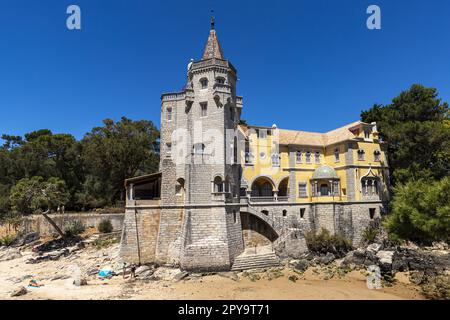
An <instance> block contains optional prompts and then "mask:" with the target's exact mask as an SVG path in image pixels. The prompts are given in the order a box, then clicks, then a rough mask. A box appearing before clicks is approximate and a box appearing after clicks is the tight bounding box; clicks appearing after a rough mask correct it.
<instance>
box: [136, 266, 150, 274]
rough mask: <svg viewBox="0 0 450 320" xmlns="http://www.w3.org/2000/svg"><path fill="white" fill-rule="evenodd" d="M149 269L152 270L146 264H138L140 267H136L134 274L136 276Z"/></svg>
mask: <svg viewBox="0 0 450 320" xmlns="http://www.w3.org/2000/svg"><path fill="white" fill-rule="evenodd" d="M149 270H153V268H152V267H150V266H147V265H143V266H140V267H137V268H136V271H135V274H136V275H137V276H138V275H140V274H141V273H144V272H146V271H149Z"/></svg>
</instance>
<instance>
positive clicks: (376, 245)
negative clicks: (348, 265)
mask: <svg viewBox="0 0 450 320" xmlns="http://www.w3.org/2000/svg"><path fill="white" fill-rule="evenodd" d="M380 249H381V244H379V243H372V244H370V245H368V246H367V248H366V251H367V252H371V253H374V254H376V253H377V252H378V251H380Z"/></svg>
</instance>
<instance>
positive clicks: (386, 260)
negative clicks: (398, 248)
mask: <svg viewBox="0 0 450 320" xmlns="http://www.w3.org/2000/svg"><path fill="white" fill-rule="evenodd" d="M393 256H394V251H384V250H382V251H378V252H377V257H378V260H379V266H380V268H381V271H384V272H386V271H390V270H392V258H393Z"/></svg>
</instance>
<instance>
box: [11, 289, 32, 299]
mask: <svg viewBox="0 0 450 320" xmlns="http://www.w3.org/2000/svg"><path fill="white" fill-rule="evenodd" d="M27 293H28V290H27V289H26V288H25V287H20V288H18V289H17V290H15V291H14V292H13V293H11V297H20V296H23V295H25V294H27Z"/></svg>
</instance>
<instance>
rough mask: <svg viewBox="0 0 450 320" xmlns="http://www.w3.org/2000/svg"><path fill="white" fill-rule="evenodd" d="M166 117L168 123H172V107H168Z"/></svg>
mask: <svg viewBox="0 0 450 320" xmlns="http://www.w3.org/2000/svg"><path fill="white" fill-rule="evenodd" d="M166 117H167V121H172V107H168V108H167V109H166Z"/></svg>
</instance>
